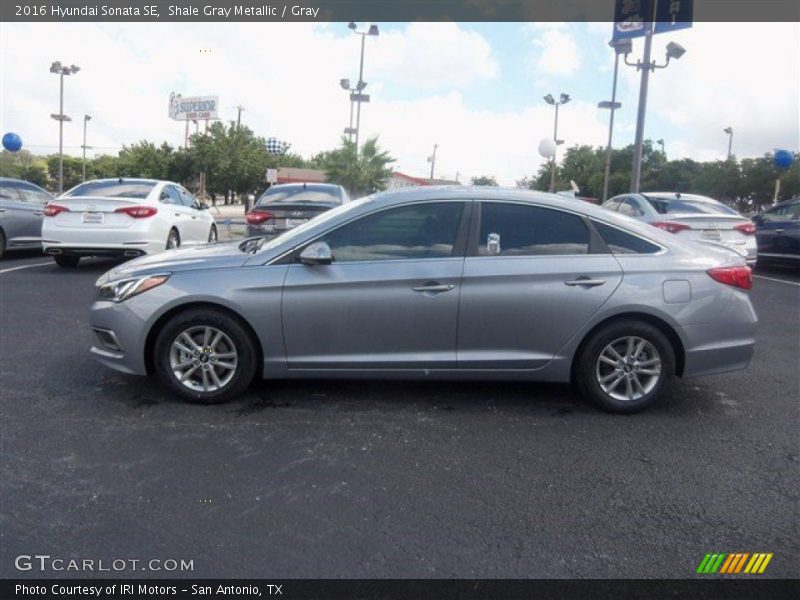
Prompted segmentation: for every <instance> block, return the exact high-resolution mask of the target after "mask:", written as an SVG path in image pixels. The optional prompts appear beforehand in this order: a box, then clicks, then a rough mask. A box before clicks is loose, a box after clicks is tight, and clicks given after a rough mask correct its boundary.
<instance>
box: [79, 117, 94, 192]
mask: <svg viewBox="0 0 800 600" xmlns="http://www.w3.org/2000/svg"><path fill="white" fill-rule="evenodd" d="M91 120H92V117H91V116H90V115H83V146H81V148H83V177H82V180H83V181H86V149H87V148H91V146H87V145H86V124H87V123H88V122H89V121H91Z"/></svg>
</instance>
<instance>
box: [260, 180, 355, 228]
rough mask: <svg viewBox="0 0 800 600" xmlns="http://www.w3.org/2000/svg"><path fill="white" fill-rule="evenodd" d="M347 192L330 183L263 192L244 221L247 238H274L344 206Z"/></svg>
mask: <svg viewBox="0 0 800 600" xmlns="http://www.w3.org/2000/svg"><path fill="white" fill-rule="evenodd" d="M347 200H348V198H347V192H346V191H345V189H344V188H343V187H342V186H340V185H331V184H329V183H282V184H279V185H273V186H271V187H270V188H268V189H267V191H265V192H264V193H263V194H262V195H261V197H260V198H259V199H258V201H257V202H256V205H255V206H254V207H253V208H252V210H250V211H249V212H248V213H247V215H245V218H246V220H247V235H248V236H256V235H277V234H279V233H283V232H284V231H288V230H289V229H292V228H294V227H297V226H298V225H302V224H303V223H305V222H306V221H308V220H309V219H313V218H314V217H316V216H317V215H319V214H322V213H323V212H325V211H326V210H330V209H331V208H335V207H337V206H339V205H340V204H344V203H345V202H347Z"/></svg>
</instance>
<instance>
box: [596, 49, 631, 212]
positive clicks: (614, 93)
mask: <svg viewBox="0 0 800 600" xmlns="http://www.w3.org/2000/svg"><path fill="white" fill-rule="evenodd" d="M608 45H609V46H611V47H612V48H613V49H614V80H613V82H612V84H611V101H603V102H598V104H597V107H598V108H608V109H610V116H609V117H608V143H607V144H606V170H605V175H604V176H603V202H605V201H606V200H607V199H608V178H609V174H610V172H611V139H612V137H613V136H614V111H615V110H617V109H618V108H621V107H622V104H621V103H619V102H617V74H618V73H619V57H620V55H623V54H625V55H627V54H630V52H631V49H632V47H633V45H632V43H631V40H630V39H629V38H626V39H622V40H611V41H610V42H608Z"/></svg>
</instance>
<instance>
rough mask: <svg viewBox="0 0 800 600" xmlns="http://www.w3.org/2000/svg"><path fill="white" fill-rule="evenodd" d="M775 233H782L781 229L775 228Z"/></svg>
mask: <svg viewBox="0 0 800 600" xmlns="http://www.w3.org/2000/svg"><path fill="white" fill-rule="evenodd" d="M775 233H783V229H776V230H775Z"/></svg>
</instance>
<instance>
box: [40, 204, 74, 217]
mask: <svg viewBox="0 0 800 600" xmlns="http://www.w3.org/2000/svg"><path fill="white" fill-rule="evenodd" d="M62 212H69V209H68V208H67V207H66V206H61V205H60V204H48V205H46V206H45V207H44V208H43V209H42V214H43V215H44V216H45V217H55V216H56V215H57V214H58V213H62Z"/></svg>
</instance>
